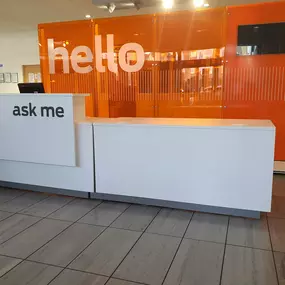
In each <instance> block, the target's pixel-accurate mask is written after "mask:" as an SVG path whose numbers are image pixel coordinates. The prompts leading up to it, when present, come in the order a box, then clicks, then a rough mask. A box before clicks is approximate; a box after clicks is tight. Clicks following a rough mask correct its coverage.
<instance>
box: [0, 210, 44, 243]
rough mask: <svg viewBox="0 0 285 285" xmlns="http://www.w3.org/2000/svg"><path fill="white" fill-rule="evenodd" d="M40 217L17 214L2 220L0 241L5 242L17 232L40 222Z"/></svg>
mask: <svg viewBox="0 0 285 285" xmlns="http://www.w3.org/2000/svg"><path fill="white" fill-rule="evenodd" d="M39 220H40V218H38V217H32V216H26V215H20V214H15V215H13V216H12V217H9V218H8V219H6V220H4V221H1V222H0V243H3V242H5V241H6V240H8V239H10V238H11V237H13V236H15V235H16V234H18V233H20V232H22V231H23V230H25V229H26V228H28V227H30V226H31V225H33V224H35V223H36V222H38V221H39Z"/></svg>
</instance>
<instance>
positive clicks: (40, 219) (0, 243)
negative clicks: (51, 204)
mask: <svg viewBox="0 0 285 285" xmlns="http://www.w3.org/2000/svg"><path fill="white" fill-rule="evenodd" d="M47 198H48V197H47ZM47 198H45V199H43V200H41V201H44V200H46V199H47ZM68 203H70V202H68ZM68 203H67V204H68ZM36 204H37V203H36ZM67 204H65V205H67ZM34 205H35V204H34ZM62 207H63V206H61V207H60V208H59V209H61V208H62ZM57 210H58V209H57ZM57 210H54V211H53V212H55V211H57ZM21 211H22V210H21ZM53 212H52V213H53ZM16 214H18V215H24V216H29V217H34V218H38V219H39V220H38V221H36V222H35V223H33V224H31V225H30V226H28V227H27V228H25V229H23V230H22V231H20V232H18V233H17V234H15V235H13V236H11V237H10V238H9V239H7V240H5V241H4V242H0V245H2V244H4V243H6V242H8V241H9V240H10V239H12V238H14V237H16V236H17V235H19V234H21V233H22V232H24V231H25V230H27V229H29V228H30V227H32V226H34V225H36V224H37V223H39V222H41V221H42V220H44V219H46V217H39V216H34V215H28V214H22V213H20V212H16V213H15V214H14V215H16ZM14 215H12V216H14ZM12 216H10V217H12ZM10 217H8V218H10ZM14 258H15V257H14ZM16 258H17V257H16Z"/></svg>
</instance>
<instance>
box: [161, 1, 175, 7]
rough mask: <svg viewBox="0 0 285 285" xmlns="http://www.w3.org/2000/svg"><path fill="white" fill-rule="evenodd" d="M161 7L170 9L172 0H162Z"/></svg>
mask: <svg viewBox="0 0 285 285" xmlns="http://www.w3.org/2000/svg"><path fill="white" fill-rule="evenodd" d="M163 7H164V8H165V9H171V8H172V7H173V0H163Z"/></svg>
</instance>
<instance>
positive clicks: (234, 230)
mask: <svg viewBox="0 0 285 285" xmlns="http://www.w3.org/2000/svg"><path fill="white" fill-rule="evenodd" d="M227 243H228V244H233V245H241V246H247V247H253V248H260V249H267V250H271V244H270V238H269V231H268V226H267V220H266V217H265V216H262V218H261V219H260V220H252V219H244V218H236V217H231V218H230V224H229V230H228V238H227Z"/></svg>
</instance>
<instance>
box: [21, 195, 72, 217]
mask: <svg viewBox="0 0 285 285" xmlns="http://www.w3.org/2000/svg"><path fill="white" fill-rule="evenodd" d="M73 199H74V198H73V197H67V196H55V195H53V196H51V197H49V198H47V199H45V200H43V201H41V202H39V203H37V204H35V205H32V206H31V207H29V208H27V209H24V210H22V211H21V213H23V214H28V215H33V216H37V217H46V216H48V215H50V214H51V213H52V212H54V211H56V210H58V209H59V208H61V207H63V206H64V205H66V204H67V203H69V202H70V201H71V200H73Z"/></svg>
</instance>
